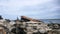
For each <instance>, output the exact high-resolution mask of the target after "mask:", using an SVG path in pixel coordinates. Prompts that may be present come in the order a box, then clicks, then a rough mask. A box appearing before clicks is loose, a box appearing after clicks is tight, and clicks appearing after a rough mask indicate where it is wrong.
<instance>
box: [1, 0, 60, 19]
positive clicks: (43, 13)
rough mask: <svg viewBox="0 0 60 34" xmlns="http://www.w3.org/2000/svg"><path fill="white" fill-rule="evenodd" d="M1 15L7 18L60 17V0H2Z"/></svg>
mask: <svg viewBox="0 0 60 34" xmlns="http://www.w3.org/2000/svg"><path fill="white" fill-rule="evenodd" d="M0 15H2V17H3V18H6V19H16V18H17V17H18V18H20V16H28V17H31V18H34V19H60V0H0Z"/></svg>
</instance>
